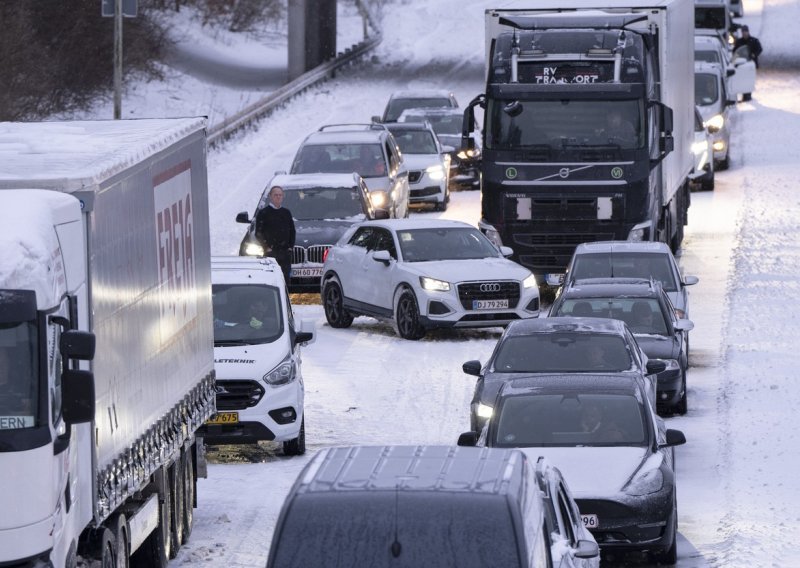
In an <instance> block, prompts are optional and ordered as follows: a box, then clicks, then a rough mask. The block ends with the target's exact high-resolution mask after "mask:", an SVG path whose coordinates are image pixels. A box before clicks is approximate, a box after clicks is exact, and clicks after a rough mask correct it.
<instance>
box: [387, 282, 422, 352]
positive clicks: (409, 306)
mask: <svg viewBox="0 0 800 568" xmlns="http://www.w3.org/2000/svg"><path fill="white" fill-rule="evenodd" d="M394 319H395V326H396V327H397V333H398V334H399V335H400V337H402V338H403V339H411V340H417V339H422V338H423V337H424V336H425V328H424V327H423V326H422V324H421V323H420V321H419V307H418V306H417V298H416V297H415V296H414V292H412V291H411V290H405V291H403V292H402V293H401V294H400V298H399V299H398V300H397V305H396V307H395V310H394Z"/></svg>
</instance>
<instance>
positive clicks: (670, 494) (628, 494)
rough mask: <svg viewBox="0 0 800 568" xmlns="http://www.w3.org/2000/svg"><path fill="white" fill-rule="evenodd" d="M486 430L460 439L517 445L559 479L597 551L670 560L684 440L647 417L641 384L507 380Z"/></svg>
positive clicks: (604, 379)
mask: <svg viewBox="0 0 800 568" xmlns="http://www.w3.org/2000/svg"><path fill="white" fill-rule="evenodd" d="M494 407H495V412H494V414H493V415H492V418H491V420H490V421H489V424H488V428H487V429H486V430H485V434H484V435H483V436H481V437H480V438H479V437H478V433H477V432H466V433H464V434H462V435H461V437H460V438H459V441H458V443H459V445H466V446H469V445H485V446H488V447H493V448H520V449H522V450H523V451H524V452H525V453H527V454H528V456H529V457H531V458H532V459H538V458H539V457H540V456H543V457H544V458H545V459H547V460H548V461H550V462H551V463H553V464H555V465H556V466H557V467H558V469H560V470H561V473H562V474H563V476H564V479H566V480H567V483H568V484H569V487H570V489H571V491H572V494H573V496H574V497H575V501H576V503H577V504H578V508H579V509H580V512H581V516H582V518H583V522H584V525H585V526H586V527H587V528H588V529H589V530H590V531H591V532H592V534H593V535H594V537H595V539H596V540H597V543H598V544H599V545H600V549H601V551H603V552H606V553H618V552H619V553H623V552H628V551H637V552H646V553H648V554H649V555H650V560H651V561H652V562H654V563H668V564H674V563H675V562H676V560H677V544H676V543H677V538H676V536H677V534H678V512H677V497H676V491H675V469H674V467H675V466H674V464H675V457H674V448H673V447H674V446H677V445H680V444H684V443H686V438H685V436H684V435H683V433H682V432H680V431H679V430H667V429H666V427H665V426H664V421H663V420H662V419H661V418H659V417H658V416H656V414H655V412H654V411H653V406H652V405H651V404H650V403H649V402H648V401H647V394H646V393H645V391H644V390H643V388H642V384H641V382H640V381H637V380H634V379H633V378H629V379H628V380H624V379H621V378H620V377H619V376H618V375H616V374H615V375H611V376H608V375H606V374H604V373H597V374H592V375H590V374H586V375H563V374H553V375H537V376H535V377H528V378H521V379H516V380H512V381H509V382H507V383H505V384H504V385H503V388H502V389H501V390H500V393H499V394H498V396H497V398H496V399H495V401H494Z"/></svg>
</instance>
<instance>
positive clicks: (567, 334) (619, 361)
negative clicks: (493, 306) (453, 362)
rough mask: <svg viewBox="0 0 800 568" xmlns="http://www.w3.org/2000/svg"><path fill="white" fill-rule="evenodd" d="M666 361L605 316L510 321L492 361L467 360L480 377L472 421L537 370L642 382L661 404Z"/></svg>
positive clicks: (479, 422)
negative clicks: (658, 382)
mask: <svg viewBox="0 0 800 568" xmlns="http://www.w3.org/2000/svg"><path fill="white" fill-rule="evenodd" d="M664 368H665V365H664V363H663V362H662V361H648V359H647V355H645V353H644V351H642V349H641V348H640V347H639V344H638V343H637V341H636V339H635V338H634V336H633V334H632V333H631V332H630V330H629V329H628V327H627V326H626V325H625V323H624V322H621V321H613V320H604V319H600V318H572V317H570V318H566V317H564V318H536V319H528V320H520V321H514V322H511V324H509V326H508V327H507V328H506V330H505V332H503V335H502V336H501V337H500V339H499V340H498V342H497V345H496V346H495V348H494V351H493V352H492V355H491V356H490V357H489V360H488V361H487V362H486V364H485V365H484V366H483V367H481V362H480V361H467V362H466V363H464V365H463V366H462V369H463V371H464V372H465V373H466V374H468V375H474V376H476V377H478V380H477V382H476V383H475V393H474V395H473V397H472V404H471V410H470V426H471V427H472V429H473V430H476V431H479V430H480V428H481V427H482V426H483V424H484V423H485V422H486V420H487V419H488V418H489V417H491V415H492V412H493V408H492V405H493V404H494V399H495V397H496V396H497V393H498V392H499V391H500V388H501V387H502V386H503V383H504V382H506V381H509V380H512V379H515V378H518V377H520V376H522V375H531V374H533V373H543V374H551V373H562V374H565V375H566V374H586V373H597V372H604V373H606V374H612V373H613V374H615V375H617V376H619V377H622V378H629V377H633V378H635V379H636V380H638V381H639V382H641V383H642V386H643V389H645V392H648V393H649V397H650V399H651V402H652V403H653V405H655V374H656V373H658V372H659V371H662V370H664Z"/></svg>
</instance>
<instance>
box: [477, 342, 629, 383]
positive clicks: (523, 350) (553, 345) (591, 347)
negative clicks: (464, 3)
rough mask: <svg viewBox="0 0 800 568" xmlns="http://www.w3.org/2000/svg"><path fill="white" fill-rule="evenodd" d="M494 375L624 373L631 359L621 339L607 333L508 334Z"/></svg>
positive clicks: (501, 344)
mask: <svg viewBox="0 0 800 568" xmlns="http://www.w3.org/2000/svg"><path fill="white" fill-rule="evenodd" d="M492 367H493V369H494V371H495V372H497V373H561V372H575V373H580V372H596V371H608V372H618V371H627V370H629V369H630V368H631V356H630V353H629V352H628V347H627V345H626V343H625V341H624V340H623V338H622V337H620V336H618V335H612V334H609V333H604V334H600V333H567V332H555V333H531V334H529V335H512V336H510V337H507V338H506V339H504V340H503V341H502V342H500V344H499V345H498V346H497V354H496V355H495V359H494V362H493V363H492Z"/></svg>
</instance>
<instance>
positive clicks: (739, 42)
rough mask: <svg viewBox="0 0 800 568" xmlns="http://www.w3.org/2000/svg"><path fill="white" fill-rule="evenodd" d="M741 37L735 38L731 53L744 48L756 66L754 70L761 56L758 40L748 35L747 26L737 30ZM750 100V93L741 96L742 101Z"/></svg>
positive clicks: (748, 29)
mask: <svg viewBox="0 0 800 568" xmlns="http://www.w3.org/2000/svg"><path fill="white" fill-rule="evenodd" d="M739 31H740V33H741V36H740V37H738V38H736V41H735V42H734V44H733V51H734V52H735V51H736V50H737V49H739V48H740V47H746V48H747V50H748V52H749V53H748V56H749V58H750V59H751V60H752V61H753V62H754V63H755V64H756V68H758V56H759V55H761V51H762V48H761V42H760V41H758V38H756V37H753V36H751V35H750V28H749V27H747V26H742V27H741V28H740V29H739ZM751 98H752V95H751V94H750V93H745V94H744V95H743V96H742V99H743V100H745V101H749V100H750V99H751Z"/></svg>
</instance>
